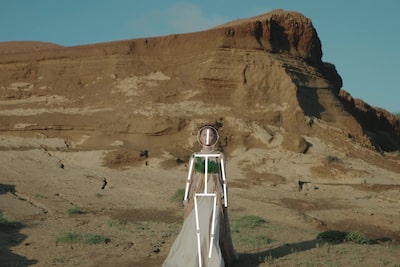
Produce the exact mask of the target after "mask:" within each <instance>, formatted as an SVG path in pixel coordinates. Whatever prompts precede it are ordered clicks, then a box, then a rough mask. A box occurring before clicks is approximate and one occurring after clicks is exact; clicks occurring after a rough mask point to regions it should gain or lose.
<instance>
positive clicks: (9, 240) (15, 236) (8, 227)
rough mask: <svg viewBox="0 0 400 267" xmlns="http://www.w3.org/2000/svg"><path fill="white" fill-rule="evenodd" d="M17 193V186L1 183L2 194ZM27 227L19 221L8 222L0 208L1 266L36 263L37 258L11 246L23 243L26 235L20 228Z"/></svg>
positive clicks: (0, 193)
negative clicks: (29, 257) (21, 252)
mask: <svg viewBox="0 0 400 267" xmlns="http://www.w3.org/2000/svg"><path fill="white" fill-rule="evenodd" d="M7 193H11V194H13V193H15V186H14V185H8V184H1V183H0V195H3V194H7ZM24 227H26V226H25V225H24V224H22V223H19V222H8V221H7V220H6V217H5V216H3V211H1V210H0V266H1V267H8V266H30V265H33V264H36V263H37V262H38V261H37V260H29V259H27V258H26V257H24V256H21V255H18V254H15V253H14V252H13V251H12V250H11V248H12V247H15V246H17V245H19V244H21V243H22V242H23V241H24V240H25V239H26V235H24V234H21V233H20V230H21V229H22V228H24Z"/></svg>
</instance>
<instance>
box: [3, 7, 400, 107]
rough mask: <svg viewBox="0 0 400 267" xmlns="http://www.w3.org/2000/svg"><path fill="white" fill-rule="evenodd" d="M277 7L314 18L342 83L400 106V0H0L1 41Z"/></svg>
mask: <svg viewBox="0 0 400 267" xmlns="http://www.w3.org/2000/svg"><path fill="white" fill-rule="evenodd" d="M273 9H284V10H291V11H297V12H300V13H302V14H304V15H305V16H307V17H308V18H310V19H311V20H312V22H313V25H314V27H315V28H316V30H317V32H318V35H319V38H320V39H321V42H322V50H323V58H322V59H323V61H326V62H330V63H333V64H335V65H336V68H337V70H338V72H339V74H340V75H341V76H342V78H343V88H344V89H345V90H347V91H348V92H349V93H350V94H351V95H353V97H355V98H361V99H363V100H364V101H366V102H367V103H368V104H370V105H372V106H378V107H382V108H385V109H387V110H388V111H390V112H393V113H400V90H399V89H400V86H399V84H398V79H397V78H398V77H400V67H399V64H400V50H399V48H398V46H399V43H400V30H399V28H398V26H399V21H398V15H399V14H400V1H398V0H381V1H377V0H336V1H322V0H304V1H300V0H248V1H244V0H180V1H179V0H157V1H156V0H143V1H139V0H1V2H0V25H2V27H1V28H2V29H1V30H0V42H5V41H22V40H27V41H44V42H52V43H57V44H60V45H65V46H74V45H81V44H92V43H99V42H109V41H116V40H127V39H134V38H140V37H151V36H162V35H168V34H178V33H186V32H193V31H201V30H206V29H209V28H211V27H213V26H216V25H219V24H223V23H226V22H229V21H232V20H236V19H242V18H247V17H252V16H256V15H260V14H263V13H266V12H268V11H271V10H273Z"/></svg>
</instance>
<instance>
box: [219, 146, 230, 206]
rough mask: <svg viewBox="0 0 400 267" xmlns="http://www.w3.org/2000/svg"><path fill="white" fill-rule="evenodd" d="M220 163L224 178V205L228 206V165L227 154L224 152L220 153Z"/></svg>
mask: <svg viewBox="0 0 400 267" xmlns="http://www.w3.org/2000/svg"><path fill="white" fill-rule="evenodd" d="M220 164H221V178H222V189H223V191H224V206H225V208H227V207H228V192H227V191H228V183H227V180H226V165H225V156H224V154H223V153H221V154H220Z"/></svg>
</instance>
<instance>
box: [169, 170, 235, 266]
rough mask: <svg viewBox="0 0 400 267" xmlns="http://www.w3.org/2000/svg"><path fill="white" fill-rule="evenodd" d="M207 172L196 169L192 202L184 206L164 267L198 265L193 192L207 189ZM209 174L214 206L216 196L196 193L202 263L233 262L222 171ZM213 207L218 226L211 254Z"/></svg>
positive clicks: (191, 193) (207, 264)
mask: <svg viewBox="0 0 400 267" xmlns="http://www.w3.org/2000/svg"><path fill="white" fill-rule="evenodd" d="M204 176H205V175H204V173H197V172H196V173H195V174H194V175H193V178H192V180H191V184H190V190H189V196H188V200H189V202H188V205H187V206H186V207H185V221H184V223H183V226H182V229H181V231H180V233H179V235H178V236H177V238H176V239H175V241H174V243H173V245H172V247H171V249H170V252H169V254H168V257H167V258H166V260H165V261H164V263H163V265H162V266H163V267H189V266H190V267H192V266H193V267H198V266H199V257H198V255H199V254H198V237H197V231H196V214H195V208H194V195H195V194H196V193H204V181H205V177H204ZM207 177H208V179H207V180H208V182H207V188H208V193H215V194H216V197H217V198H216V206H215V207H214V199H213V197H208V196H206V197H197V198H198V199H197V209H198V218H199V228H200V244H201V262H202V267H206V266H207V267H226V266H232V263H233V261H234V259H235V257H236V254H235V251H234V249H233V244H232V239H231V236H230V227H229V218H228V213H227V209H226V208H224V207H223V206H222V200H223V190H222V184H221V179H220V178H221V177H220V175H219V173H211V174H208V176H207ZM213 208H214V209H215V220H214V223H215V228H214V238H213V242H212V244H211V247H212V252H211V258H209V257H208V255H209V249H210V239H211V228H212V217H213Z"/></svg>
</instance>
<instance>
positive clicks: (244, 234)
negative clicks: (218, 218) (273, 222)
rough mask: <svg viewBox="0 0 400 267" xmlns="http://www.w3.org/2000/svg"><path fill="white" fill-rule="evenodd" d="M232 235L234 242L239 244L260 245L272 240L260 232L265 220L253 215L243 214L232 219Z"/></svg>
mask: <svg viewBox="0 0 400 267" xmlns="http://www.w3.org/2000/svg"><path fill="white" fill-rule="evenodd" d="M231 223H232V235H233V237H232V238H233V239H234V243H235V244H236V245H239V246H248V247H254V246H255V247H260V246H263V245H266V244H270V243H271V242H272V240H271V238H269V237H268V236H266V235H264V234H262V233H260V231H259V229H258V228H259V227H262V226H263V225H264V224H265V223H266V221H265V220H264V219H263V218H261V217H259V216H255V215H245V216H242V217H239V218H237V219H233V220H232V222H231Z"/></svg>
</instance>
